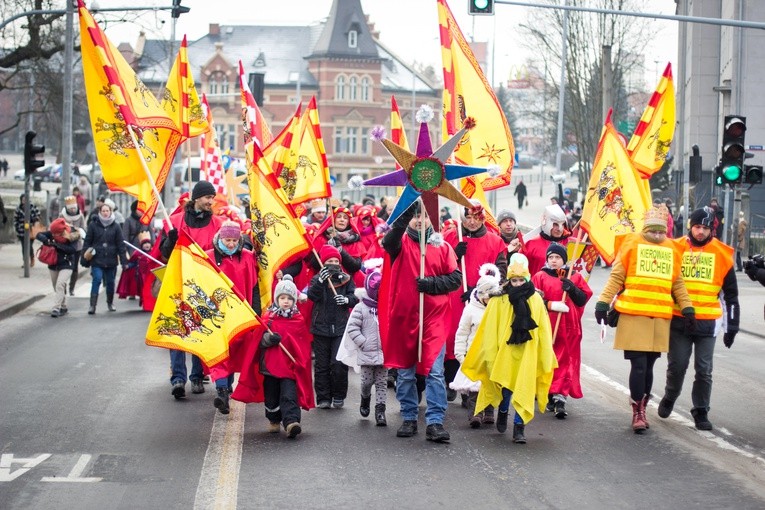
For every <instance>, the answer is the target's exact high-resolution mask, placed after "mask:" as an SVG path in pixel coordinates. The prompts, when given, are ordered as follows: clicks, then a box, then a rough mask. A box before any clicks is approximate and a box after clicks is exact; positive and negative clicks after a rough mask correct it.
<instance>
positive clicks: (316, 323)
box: [308, 275, 359, 336]
mask: <svg viewBox="0 0 765 510" xmlns="http://www.w3.org/2000/svg"><path fill="white" fill-rule="evenodd" d="M335 290H336V291H337V293H338V295H343V296H345V297H347V298H348V304H345V305H338V304H337V303H335V295H334V293H333V292H332V290H331V289H330V288H329V284H328V283H327V282H326V281H325V282H320V281H319V275H315V276H314V277H313V278H311V284H310V285H309V286H308V299H310V300H311V301H313V303H314V305H313V312H312V313H311V333H313V334H314V335H319V336H342V335H343V333H345V325H346V324H347V323H348V317H350V315H351V310H353V307H354V306H356V305H357V304H358V302H359V299H358V298H357V297H356V295H355V291H356V285H355V284H354V283H353V278H351V279H349V280H348V282H347V283H345V284H344V285H341V286H339V287H336V288H335Z"/></svg>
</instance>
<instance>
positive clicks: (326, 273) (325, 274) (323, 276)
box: [319, 266, 332, 283]
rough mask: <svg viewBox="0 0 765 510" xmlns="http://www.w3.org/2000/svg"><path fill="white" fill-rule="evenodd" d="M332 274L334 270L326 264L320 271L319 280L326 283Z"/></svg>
mask: <svg viewBox="0 0 765 510" xmlns="http://www.w3.org/2000/svg"><path fill="white" fill-rule="evenodd" d="M331 275H332V271H330V269H329V268H328V267H327V266H324V267H322V268H321V270H320V271H319V282H320V283H324V282H326V281H327V280H328V279H329V277H330V276H331Z"/></svg>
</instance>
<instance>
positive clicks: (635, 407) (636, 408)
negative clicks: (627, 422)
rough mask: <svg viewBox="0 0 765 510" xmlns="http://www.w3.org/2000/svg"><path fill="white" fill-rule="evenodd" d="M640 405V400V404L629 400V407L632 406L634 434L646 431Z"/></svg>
mask: <svg viewBox="0 0 765 510" xmlns="http://www.w3.org/2000/svg"><path fill="white" fill-rule="evenodd" d="M641 403H642V400H641V401H640V402H635V401H634V400H632V399H630V405H632V430H633V431H634V432H635V434H642V433H643V432H645V429H646V426H645V415H644V414H643V411H642V409H641V408H640V406H641Z"/></svg>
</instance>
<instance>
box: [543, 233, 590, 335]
mask: <svg viewBox="0 0 765 510" xmlns="http://www.w3.org/2000/svg"><path fill="white" fill-rule="evenodd" d="M580 233H581V231H580ZM587 236H588V234H587V232H585V233H584V236H583V237H582V236H579V235H578V236H576V244H574V255H576V253H577V252H578V251H579V245H580V244H582V243H586V242H587ZM573 269H574V264H573V263H572V264H569V266H568V275H567V276H566V278H571V271H572V270H573ZM567 297H568V292H564V293H563V297H562V298H561V301H563V302H564V303H565V302H566V298H567ZM562 315H563V312H558V317H557V318H556V319H555V328H554V329H553V336H552V337H553V342H555V337H556V335H557V334H558V327H559V326H560V318H561V316H562Z"/></svg>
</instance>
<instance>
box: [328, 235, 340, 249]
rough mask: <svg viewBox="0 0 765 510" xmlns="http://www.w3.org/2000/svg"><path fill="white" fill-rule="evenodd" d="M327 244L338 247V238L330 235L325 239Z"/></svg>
mask: <svg viewBox="0 0 765 510" xmlns="http://www.w3.org/2000/svg"><path fill="white" fill-rule="evenodd" d="M327 244H328V245H330V246H334V247H335V248H339V247H340V240H339V239H338V238H337V237H335V236H332V237H330V238H329V240H327Z"/></svg>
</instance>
